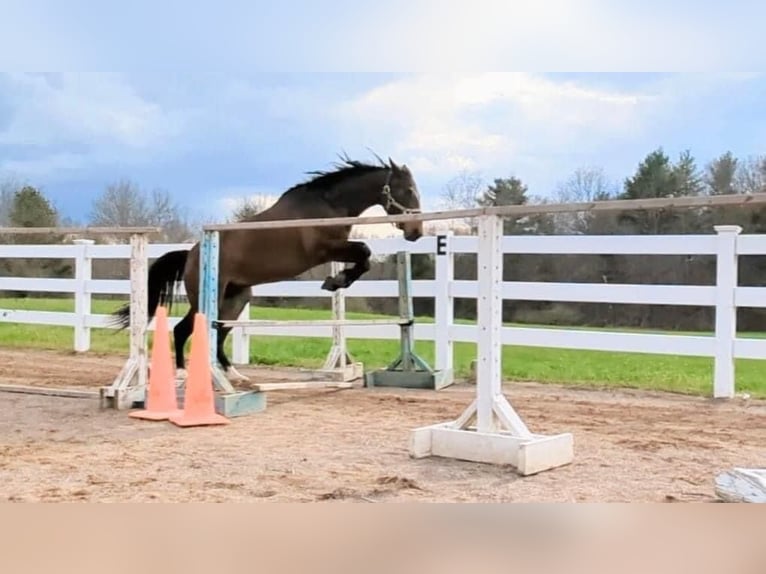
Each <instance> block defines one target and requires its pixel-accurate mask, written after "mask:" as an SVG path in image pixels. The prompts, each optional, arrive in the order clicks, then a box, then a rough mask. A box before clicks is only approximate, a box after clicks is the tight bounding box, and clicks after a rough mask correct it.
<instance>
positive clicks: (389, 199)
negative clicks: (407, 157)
mask: <svg viewBox="0 0 766 574" xmlns="http://www.w3.org/2000/svg"><path fill="white" fill-rule="evenodd" d="M391 173H392V172H391V171H389V172H388V176H387V177H386V183H385V184H383V189H382V191H381V193H382V194H383V197H384V198H385V200H386V204H385V205H384V206H383V209H385V210H386V213H390V212H389V211H388V210H389V208H391V207H395V208H396V209H398V210H399V212H400V214H401V215H411V214H414V213H420V210H419V209H414V208H412V207H405V206H403V205H402V204H401V203H399V202H398V201H396V199H394V196H393V195H391V186H390V185H389V183H390V182H391Z"/></svg>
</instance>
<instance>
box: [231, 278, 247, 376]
mask: <svg viewBox="0 0 766 574" xmlns="http://www.w3.org/2000/svg"><path fill="white" fill-rule="evenodd" d="M251 292H252V291H251ZM237 320H238V321H249V320H250V302H248V303H247V305H245V308H244V309H242V313H241V314H240V315H239V318H238V319H237ZM231 335H232V337H231V347H232V349H231V359H232V362H233V363H234V364H235V365H249V364H250V335H248V334H247V329H245V327H235V328H234V329H232V330H231Z"/></svg>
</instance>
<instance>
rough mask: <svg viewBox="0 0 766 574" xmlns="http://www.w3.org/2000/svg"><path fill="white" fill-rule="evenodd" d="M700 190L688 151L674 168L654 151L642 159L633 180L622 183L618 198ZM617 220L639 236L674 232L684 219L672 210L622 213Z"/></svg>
mask: <svg viewBox="0 0 766 574" xmlns="http://www.w3.org/2000/svg"><path fill="white" fill-rule="evenodd" d="M700 189H701V184H700V182H699V176H698V174H697V170H696V167H695V163H694V160H693V158H692V157H691V155H690V154H689V153H688V152H685V153H683V154H681V158H680V160H679V162H678V164H675V165H674V164H673V163H672V162H671V161H670V158H669V157H668V156H667V155H666V154H665V152H664V151H663V150H662V148H658V149H656V150H654V151H652V152H651V153H649V154H648V155H647V156H646V157H645V158H644V160H643V161H642V162H641V163H640V164H639V165H638V168H637V169H636V173H635V174H634V175H633V177H630V178H627V179H626V180H625V190H624V191H623V193H622V194H621V196H620V198H621V199H648V198H660V197H677V196H680V195H685V194H688V193H698V192H699V190H700ZM617 218H618V221H619V223H620V225H621V227H624V228H625V230H626V231H628V232H629V233H639V234H644V233H651V234H658V233H663V232H666V231H668V230H677V227H676V224H677V223H678V222H679V221H685V216H682V215H681V214H680V213H679V212H678V211H674V210H667V211H666V210H651V211H648V212H647V211H625V212H620V213H619V214H618V216H617Z"/></svg>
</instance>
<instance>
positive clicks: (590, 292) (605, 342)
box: [0, 226, 766, 397]
mask: <svg viewBox="0 0 766 574" xmlns="http://www.w3.org/2000/svg"><path fill="white" fill-rule="evenodd" d="M367 243H368V244H369V245H370V248H371V249H372V251H373V253H374V254H376V255H386V254H393V253H396V252H397V251H402V250H404V251H410V252H411V253H413V254H423V253H426V254H436V271H435V278H434V279H433V280H416V281H413V295H414V296H415V297H424V298H429V297H432V298H435V310H436V311H435V315H436V316H435V322H434V323H433V324H423V323H420V324H417V325H416V326H415V336H416V338H417V340H420V341H434V342H435V361H434V362H435V367H436V368H438V369H445V368H452V366H453V354H452V345H453V343H455V342H469V343H475V342H477V336H478V330H479V328H480V327H479V326H476V325H456V324H454V321H453V308H454V306H453V300H454V298H456V297H459V298H469V299H470V298H473V299H475V298H476V297H477V292H478V290H477V284H476V282H474V281H456V280H454V278H453V262H454V259H453V254H455V253H476V249H477V244H478V239H477V238H476V237H471V236H454V237H452V236H448V237H446V238H437V237H424V238H422V239H421V240H419V241H418V242H417V243H408V242H406V241H404V240H403V239H401V238H386V239H370V240H367ZM189 247H190V245H186V244H184V245H172V244H171V245H168V244H154V245H151V246H150V248H149V252H148V256H149V258H150V259H151V258H155V257H158V256H160V255H161V254H163V253H165V252H167V251H172V250H175V249H188V248H189ZM503 252H504V253H518V254H591V255H610V254H613V255H711V256H715V257H716V261H717V279H716V284H715V285H625V284H584V283H540V282H505V283H504V284H503V298H504V299H516V300H528V301H559V302H592V303H614V304H618V303H623V304H652V305H691V306H710V307H714V308H715V314H716V323H715V333H714V336H689V335H670V334H644V333H624V332H606V331H592V330H588V331H584V330H573V329H550V328H525V327H504V328H503V330H502V342H503V344H504V345H524V346H531V347H548V348H560V349H582V350H599V351H621V352H636V353H657V354H665V355H690V356H704V357H714V358H715V368H714V372H713V394H714V396H716V397H731V396H733V395H734V388H735V372H734V359H735V358H748V359H766V341H761V340H757V339H745V338H739V337H737V333H736V310H737V307H766V287H764V288H762V287H740V286H739V285H738V281H737V277H738V259H739V256H741V255H764V254H766V235H740V229H739V228H738V227H733V226H723V227H717V228H716V234H715V235H713V234H710V235H678V236H667V235H663V236H506V237H505V239H504V243H503ZM129 257H130V246H129V245H94V244H93V242H91V241H87V240H82V241H77V242H75V244H74V245H0V258H46V259H55V258H62V259H71V260H74V263H75V275H74V278H73V279H51V278H15V277H14V278H9V277H0V290H20V291H35V292H51V293H54V292H55V293H71V294H73V295H74V301H75V311H74V313H56V312H44V311H25V310H10V309H0V322H4V323H26V324H38V325H63V326H67V327H72V328H73V331H74V349H75V350H76V351H80V352H83V351H87V350H88V349H89V348H90V332H91V329H93V328H104V327H107V323H108V321H109V316H107V315H95V314H93V313H92V310H91V296H92V295H98V294H112V295H114V294H119V295H126V296H127V295H128V294H129V288H130V286H129V281H128V280H127V279H124V280H94V279H92V273H91V269H92V261H93V260H94V259H127V258H129ZM320 283H321V282H320V281H286V282H282V283H276V284H271V285H263V286H257V287H255V288H254V289H253V294H254V295H258V296H273V297H331V293H329V292H327V291H322V290H321V289H320ZM181 293H183V289H181ZM345 295H346V297H396V296H397V295H398V284H397V281H395V280H390V281H369V280H367V281H366V280H360V281H358V282H357V283H356V284H354V285H353V286H352V287H351V288H350V289H348V290H346V292H345ZM0 304H1V303H0ZM116 307H117V304H115V308H116ZM177 320H178V319H176V318H174V319H173V324H174V323H175V321H177ZM150 328H152V327H150ZM345 332H346V336H347V337H348V338H365V339H397V338H398V336H399V331H398V327H396V326H369V327H348V328H347V329H346V331H345ZM252 335H269V336H293V337H317V336H323V337H327V338H328V341H329V339H330V338H331V336H332V329H331V327H326V328H316V327H289V328H288V327H285V328H281V327H277V328H274V327H269V328H258V327H248V328H247V329H244V330H243V329H238V330H236V331H235V332H234V334H233V338H234V353H233V359H234V361H235V362H237V363H240V364H241V363H246V362H247V361H248V357H249V352H248V351H249V340H248V339H249V337H250V336H252ZM328 344H329V343H328Z"/></svg>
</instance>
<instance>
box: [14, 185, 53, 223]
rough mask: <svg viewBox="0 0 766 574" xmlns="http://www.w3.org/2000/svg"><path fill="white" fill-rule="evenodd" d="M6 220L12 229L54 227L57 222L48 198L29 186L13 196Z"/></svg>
mask: <svg viewBox="0 0 766 574" xmlns="http://www.w3.org/2000/svg"><path fill="white" fill-rule="evenodd" d="M8 219H9V221H10V224H11V225H13V226H14V227H56V226H57V225H58V222H59V216H58V212H57V211H56V209H55V208H54V207H53V205H51V202H50V201H49V200H48V198H47V197H45V195H44V194H43V193H41V192H40V191H39V190H38V189H36V188H34V187H32V186H31V185H25V186H24V187H22V188H21V189H20V190H19V191H17V192H16V193H15V194H14V196H13V202H12V203H11V211H10V213H9V217H8Z"/></svg>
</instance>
